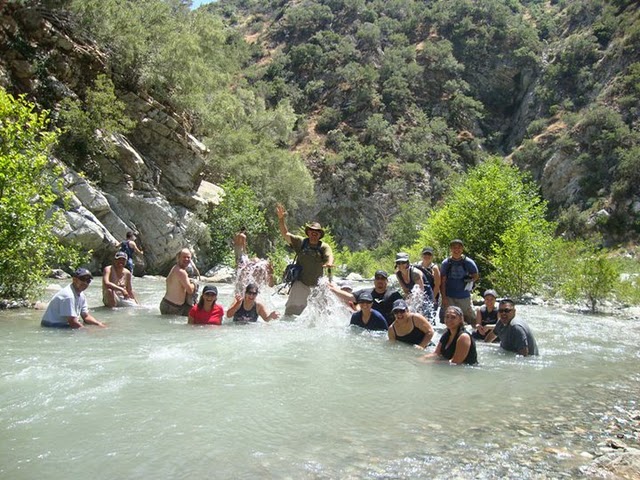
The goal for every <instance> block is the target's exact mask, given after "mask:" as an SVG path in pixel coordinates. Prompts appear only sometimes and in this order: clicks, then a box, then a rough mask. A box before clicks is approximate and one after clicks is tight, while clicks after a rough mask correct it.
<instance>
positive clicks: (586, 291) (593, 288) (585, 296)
mask: <svg viewBox="0 0 640 480" xmlns="http://www.w3.org/2000/svg"><path fill="white" fill-rule="evenodd" d="M569 273H570V279H569V281H566V282H564V283H563V285H562V287H561V289H560V291H561V293H562V294H563V296H564V297H565V298H566V299H567V300H570V301H578V300H584V301H586V302H587V305H588V306H589V308H590V309H591V311H592V312H595V311H596V309H597V307H598V304H601V303H602V302H604V301H605V300H607V299H609V298H611V297H613V294H614V292H615V290H616V288H617V286H618V283H619V278H620V271H619V269H618V266H617V265H616V263H615V262H614V261H613V260H611V259H610V258H608V256H607V252H606V250H600V251H598V250H596V249H594V248H593V247H586V248H585V249H584V250H583V252H582V254H581V255H580V256H579V257H577V258H574V261H573V262H571V268H570V272H569Z"/></svg>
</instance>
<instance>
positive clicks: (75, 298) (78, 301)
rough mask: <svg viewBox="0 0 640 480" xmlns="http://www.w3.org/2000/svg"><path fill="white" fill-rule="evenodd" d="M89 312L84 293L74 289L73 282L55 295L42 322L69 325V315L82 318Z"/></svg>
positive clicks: (51, 324)
mask: <svg viewBox="0 0 640 480" xmlns="http://www.w3.org/2000/svg"><path fill="white" fill-rule="evenodd" d="M88 313H89V307H87V300H86V298H85V296H84V293H82V292H80V293H78V292H76V291H75V290H74V289H73V284H71V285H68V286H66V287H64V288H63V289H62V290H60V291H59V292H58V293H56V294H55V295H54V296H53V298H52V299H51V301H50V302H49V306H48V307H47V310H46V311H45V312H44V315H43V316H42V322H41V324H42V325H45V326H65V325H69V321H68V318H69V317H76V318H79V319H80V318H82V316H83V315H86V314H88Z"/></svg>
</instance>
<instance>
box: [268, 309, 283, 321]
mask: <svg viewBox="0 0 640 480" xmlns="http://www.w3.org/2000/svg"><path fill="white" fill-rule="evenodd" d="M268 318H269V320H277V319H278V318H280V314H279V313H278V312H276V311H275V310H274V311H273V312H271V313H270V314H269V317H268Z"/></svg>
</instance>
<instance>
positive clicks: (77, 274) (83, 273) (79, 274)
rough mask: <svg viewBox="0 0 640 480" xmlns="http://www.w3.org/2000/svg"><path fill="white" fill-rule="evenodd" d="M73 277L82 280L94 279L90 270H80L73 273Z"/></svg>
mask: <svg viewBox="0 0 640 480" xmlns="http://www.w3.org/2000/svg"><path fill="white" fill-rule="evenodd" d="M72 277H76V278H80V277H89V278H93V275H91V272H90V271H89V270H87V269H86V268H78V269H77V270H76V271H75V272H73V275H72Z"/></svg>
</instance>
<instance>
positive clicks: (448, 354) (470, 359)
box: [440, 328, 478, 365]
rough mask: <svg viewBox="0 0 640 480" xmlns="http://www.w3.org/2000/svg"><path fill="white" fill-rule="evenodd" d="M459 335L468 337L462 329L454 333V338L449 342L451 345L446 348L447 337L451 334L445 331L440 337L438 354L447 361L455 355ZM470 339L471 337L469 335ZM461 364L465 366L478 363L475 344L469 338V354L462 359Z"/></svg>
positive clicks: (467, 333)
mask: <svg viewBox="0 0 640 480" xmlns="http://www.w3.org/2000/svg"><path fill="white" fill-rule="evenodd" d="M460 335H469V332H465V331H464V329H463V328H459V329H458V333H456V336H455V338H454V339H453V341H452V342H451V345H449V346H448V347H447V346H446V345H447V342H448V341H449V337H450V336H451V332H450V331H449V329H447V330H446V331H445V332H444V333H443V334H442V337H440V345H441V347H440V354H441V355H442V356H443V357H444V358H446V359H447V360H451V359H452V358H453V356H454V355H455V353H456V345H457V344H458V338H460ZM469 336H470V337H471V335H469ZM463 363H466V364H467V365H474V364H476V363H478V353H477V352H476V342H475V340H474V339H473V337H471V346H470V347H469V353H467V358H465V359H464V361H463Z"/></svg>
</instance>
